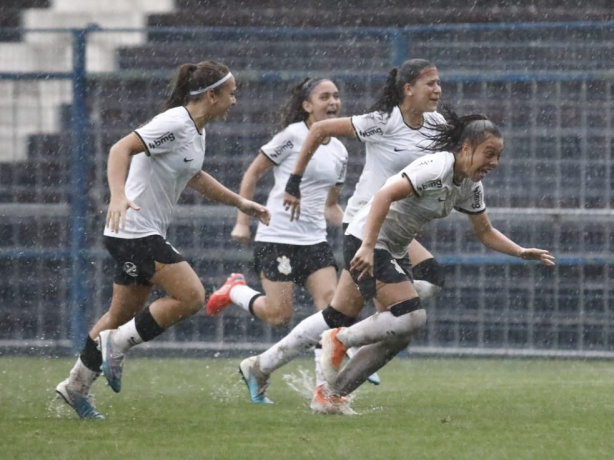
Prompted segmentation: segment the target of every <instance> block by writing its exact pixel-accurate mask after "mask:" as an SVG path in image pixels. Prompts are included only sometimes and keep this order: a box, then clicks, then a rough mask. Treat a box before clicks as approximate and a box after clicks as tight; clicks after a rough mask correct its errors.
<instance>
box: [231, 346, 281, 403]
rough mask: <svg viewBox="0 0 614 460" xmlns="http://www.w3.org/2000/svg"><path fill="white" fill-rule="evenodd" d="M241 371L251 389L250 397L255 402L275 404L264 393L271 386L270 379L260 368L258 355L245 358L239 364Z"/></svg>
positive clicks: (248, 387)
mask: <svg viewBox="0 0 614 460" xmlns="http://www.w3.org/2000/svg"><path fill="white" fill-rule="evenodd" d="M239 373H240V374H241V376H242V377H243V381H244V382H245V385H247V389H248V390H249V397H250V399H251V400H252V402H253V403H255V404H273V401H271V400H270V399H269V398H267V396H266V395H265V394H264V392H265V390H266V388H267V387H268V386H269V379H268V377H267V376H265V375H264V374H263V373H262V372H260V370H259V369H258V357H257V356H252V357H251V358H247V359H244V360H243V361H241V364H239Z"/></svg>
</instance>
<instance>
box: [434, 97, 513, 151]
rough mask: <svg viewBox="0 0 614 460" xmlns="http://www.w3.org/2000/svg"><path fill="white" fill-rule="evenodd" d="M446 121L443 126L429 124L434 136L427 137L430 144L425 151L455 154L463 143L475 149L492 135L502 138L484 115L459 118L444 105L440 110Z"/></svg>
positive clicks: (494, 125) (499, 132)
mask: <svg viewBox="0 0 614 460" xmlns="http://www.w3.org/2000/svg"><path fill="white" fill-rule="evenodd" d="M441 113H442V115H443V116H444V117H445V119H446V123H443V124H430V123H429V128H431V129H432V130H433V131H434V132H435V134H432V135H429V136H427V137H428V138H429V139H430V140H431V141H432V143H431V144H430V145H429V146H428V147H427V150H431V151H434V152H439V151H445V152H452V153H457V152H459V151H460V149H461V148H462V146H463V144H464V143H465V142H469V145H471V147H473V148H475V147H477V146H478V145H480V144H481V143H482V142H484V140H485V139H486V138H487V137H488V136H490V135H492V136H495V137H498V138H501V137H503V135H502V134H501V130H500V129H499V127H498V126H497V125H496V124H494V123H493V122H492V121H490V120H489V119H488V117H487V116H486V115H482V114H478V113H476V114H471V115H463V116H459V115H458V114H457V113H456V112H455V111H454V110H453V109H452V108H451V107H450V106H448V105H444V106H443V107H442V110H441Z"/></svg>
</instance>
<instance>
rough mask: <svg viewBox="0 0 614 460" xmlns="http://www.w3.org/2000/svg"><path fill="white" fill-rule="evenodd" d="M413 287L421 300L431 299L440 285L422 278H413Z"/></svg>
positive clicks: (438, 290) (439, 289) (439, 288)
mask: <svg viewBox="0 0 614 460" xmlns="http://www.w3.org/2000/svg"><path fill="white" fill-rule="evenodd" d="M414 289H415V290H416V292H417V293H418V297H420V298H421V299H422V300H426V299H431V298H434V297H435V296H437V294H439V293H440V292H441V289H442V287H441V286H437V285H436V284H432V283H429V282H428V281H424V280H414Z"/></svg>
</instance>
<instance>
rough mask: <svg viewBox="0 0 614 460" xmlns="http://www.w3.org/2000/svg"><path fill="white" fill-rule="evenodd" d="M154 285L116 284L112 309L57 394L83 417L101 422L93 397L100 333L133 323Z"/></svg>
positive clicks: (99, 360)
mask: <svg viewBox="0 0 614 460" xmlns="http://www.w3.org/2000/svg"><path fill="white" fill-rule="evenodd" d="M150 290H151V287H150V286H124V285H120V284H113V297H112V300H111V306H110V307H109V310H108V311H107V312H106V313H105V314H104V315H103V316H102V317H101V318H100V319H99V320H98V321H97V322H96V324H95V325H94V326H93V327H92V329H91V330H90V332H89V334H88V335H87V337H86V342H85V345H84V346H83V349H82V350H81V353H80V355H79V358H78V359H77V362H76V363H75V365H74V366H73V368H72V369H71V371H70V374H69V377H68V378H67V379H66V380H64V381H62V382H60V383H59V384H58V385H57V387H56V392H57V393H58V394H59V395H60V396H61V397H62V399H63V400H64V401H65V402H66V403H67V404H69V405H70V406H71V407H72V408H73V409H74V410H75V412H77V414H78V415H79V417H81V418H87V419H101V418H104V417H103V416H102V415H100V414H99V413H98V411H97V410H96V408H95V407H94V405H93V402H92V398H91V396H90V390H91V388H92V385H93V384H94V382H95V381H96V379H97V378H98V376H99V375H100V373H101V365H102V354H101V352H100V349H99V347H98V343H97V341H96V340H97V338H98V335H99V333H100V331H102V330H105V329H109V328H116V327H118V326H119V325H121V324H124V323H125V322H127V321H129V320H130V319H131V318H133V317H134V315H136V314H137V312H138V311H140V310H141V309H142V308H143V305H144V304H145V301H146V299H147V296H148V295H149V292H150Z"/></svg>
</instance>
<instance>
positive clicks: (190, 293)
mask: <svg viewBox="0 0 614 460" xmlns="http://www.w3.org/2000/svg"><path fill="white" fill-rule="evenodd" d="M179 300H180V301H181V303H182V304H183V307H184V310H185V312H186V313H187V314H190V315H194V314H196V313H198V312H199V311H200V310H201V309H202V308H203V307H204V306H205V288H204V287H203V285H202V284H200V285H198V286H192V287H191V288H190V289H186V290H185V292H183V293H182V296H181V298H180V299H179Z"/></svg>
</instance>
